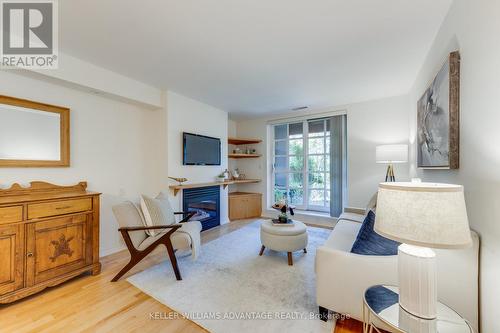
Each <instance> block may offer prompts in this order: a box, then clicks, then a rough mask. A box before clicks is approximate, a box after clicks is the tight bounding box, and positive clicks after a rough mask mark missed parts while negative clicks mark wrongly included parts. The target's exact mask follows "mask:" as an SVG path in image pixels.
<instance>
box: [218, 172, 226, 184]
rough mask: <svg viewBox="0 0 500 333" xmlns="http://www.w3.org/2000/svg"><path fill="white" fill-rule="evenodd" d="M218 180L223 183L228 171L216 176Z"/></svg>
mask: <svg viewBox="0 0 500 333" xmlns="http://www.w3.org/2000/svg"><path fill="white" fill-rule="evenodd" d="M216 180H217V181H218V182H219V183H223V182H225V181H226V172H225V171H224V172H222V173H220V174H219V175H218V176H217V177H216Z"/></svg>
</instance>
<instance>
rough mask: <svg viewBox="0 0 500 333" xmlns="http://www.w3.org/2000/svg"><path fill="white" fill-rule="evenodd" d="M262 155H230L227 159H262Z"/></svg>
mask: <svg viewBox="0 0 500 333" xmlns="http://www.w3.org/2000/svg"><path fill="white" fill-rule="evenodd" d="M261 156H262V155H261V154H234V153H229V154H228V155H227V157H229V158H257V157H261Z"/></svg>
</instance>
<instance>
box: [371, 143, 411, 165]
mask: <svg viewBox="0 0 500 333" xmlns="http://www.w3.org/2000/svg"><path fill="white" fill-rule="evenodd" d="M375 160H376V162H377V163H405V162H408V145H382V146H377V147H376V148H375Z"/></svg>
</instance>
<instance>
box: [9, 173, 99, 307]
mask: <svg viewBox="0 0 500 333" xmlns="http://www.w3.org/2000/svg"><path fill="white" fill-rule="evenodd" d="M99 195H100V193H96V192H88V191H87V183H86V182H81V183H79V184H77V185H74V186H57V185H53V184H49V183H45V182H31V186H30V187H26V188H25V187H21V186H20V185H18V184H14V185H12V187H11V188H9V189H0V303H9V302H13V301H15V300H18V299H20V298H23V297H26V296H28V295H31V294H34V293H36V292H39V291H41V290H43V289H45V288H47V287H51V286H55V285H57V284H60V283H62V282H64V281H66V280H68V279H70V278H72V277H75V276H77V275H80V274H82V273H84V272H91V273H92V274H93V275H96V274H99V272H100V271H101V264H100V263H99Z"/></svg>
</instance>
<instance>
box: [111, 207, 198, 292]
mask: <svg viewBox="0 0 500 333" xmlns="http://www.w3.org/2000/svg"><path fill="white" fill-rule="evenodd" d="M174 214H175V215H181V214H182V215H183V216H184V218H183V219H182V220H181V221H180V222H179V223H185V222H188V221H189V219H190V218H191V217H193V216H194V215H195V214H196V213H195V212H190V213H185V212H175V213H174ZM181 227H182V226H181V225H179V224H172V225H158V226H152V227H144V226H138V227H124V228H120V229H118V231H120V233H121V234H122V237H123V240H124V241H125V244H126V245H127V248H128V251H129V252H130V261H129V263H128V264H127V265H125V267H123V268H122V269H121V270H120V272H118V274H116V276H115V277H114V278H113V280H111V282H116V281H118V280H119V279H120V278H121V277H122V276H123V275H124V274H125V273H127V272H128V271H129V270H131V269H132V268H133V267H134V266H135V265H137V264H138V263H139V262H140V261H141V260H142V259H144V258H145V257H146V256H147V255H148V254H150V253H151V252H152V251H153V250H154V249H155V248H156V247H157V246H158V245H160V244H163V245H165V247H166V248H167V252H168V256H169V258H170V262H171V263H172V268H173V269H174V273H175V277H176V279H177V280H182V277H181V273H180V271H179V267H178V265H177V258H176V257H175V250H174V247H173V246H172V241H171V240H170V236H171V235H172V234H173V233H174V232H175V231H176V230H177V229H179V228H181ZM154 229H170V230H169V231H167V232H166V233H165V234H164V235H163V236H161V237H160V238H159V239H157V240H156V241H155V242H154V243H152V244H151V245H149V246H148V247H147V248H145V249H144V250H138V249H136V248H135V246H134V244H133V243H132V239H131V238H130V234H129V232H134V231H142V232H144V231H145V230H154Z"/></svg>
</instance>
